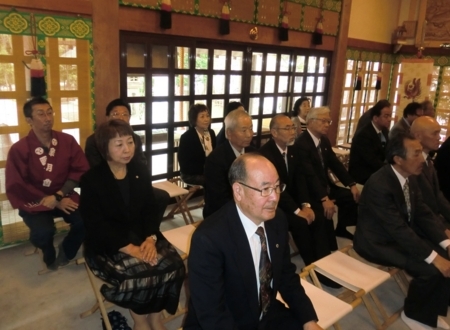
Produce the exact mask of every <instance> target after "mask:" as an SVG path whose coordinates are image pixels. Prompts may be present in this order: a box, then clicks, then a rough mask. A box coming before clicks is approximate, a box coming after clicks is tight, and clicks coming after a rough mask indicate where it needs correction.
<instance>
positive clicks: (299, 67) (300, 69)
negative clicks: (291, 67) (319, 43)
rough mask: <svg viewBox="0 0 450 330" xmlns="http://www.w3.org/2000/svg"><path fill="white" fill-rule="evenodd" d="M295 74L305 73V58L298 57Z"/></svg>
mask: <svg viewBox="0 0 450 330" xmlns="http://www.w3.org/2000/svg"><path fill="white" fill-rule="evenodd" d="M295 72H305V56H297V61H296V63H295Z"/></svg>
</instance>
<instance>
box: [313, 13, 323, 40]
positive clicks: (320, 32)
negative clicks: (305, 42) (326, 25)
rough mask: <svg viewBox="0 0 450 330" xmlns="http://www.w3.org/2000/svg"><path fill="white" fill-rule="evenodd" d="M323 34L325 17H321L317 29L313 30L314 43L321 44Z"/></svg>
mask: <svg viewBox="0 0 450 330" xmlns="http://www.w3.org/2000/svg"><path fill="white" fill-rule="evenodd" d="M322 36H323V17H320V18H319V21H318V22H317V25H316V29H315V30H314V32H313V36H312V43H313V44H314V45H321V44H322Z"/></svg>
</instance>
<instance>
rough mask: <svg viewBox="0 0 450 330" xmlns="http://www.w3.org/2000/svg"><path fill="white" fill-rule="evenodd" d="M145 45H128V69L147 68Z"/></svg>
mask: <svg viewBox="0 0 450 330" xmlns="http://www.w3.org/2000/svg"><path fill="white" fill-rule="evenodd" d="M146 55H147V54H146V53H145V45H143V44H127V67H128V68H145V57H146Z"/></svg>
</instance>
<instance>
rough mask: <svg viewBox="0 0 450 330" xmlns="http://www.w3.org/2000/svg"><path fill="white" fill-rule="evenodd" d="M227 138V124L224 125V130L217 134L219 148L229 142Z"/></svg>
mask: <svg viewBox="0 0 450 330" xmlns="http://www.w3.org/2000/svg"><path fill="white" fill-rule="evenodd" d="M227 141H228V140H227V138H226V136H225V123H223V125H222V128H221V129H220V131H219V133H217V144H216V145H217V146H220V145H221V144H223V143H225V142H227Z"/></svg>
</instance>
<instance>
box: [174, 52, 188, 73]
mask: <svg viewBox="0 0 450 330" xmlns="http://www.w3.org/2000/svg"><path fill="white" fill-rule="evenodd" d="M175 69H189V48H188V47H177V61H176V62H175Z"/></svg>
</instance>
